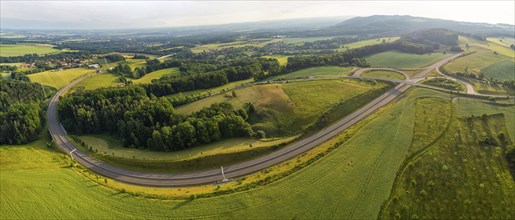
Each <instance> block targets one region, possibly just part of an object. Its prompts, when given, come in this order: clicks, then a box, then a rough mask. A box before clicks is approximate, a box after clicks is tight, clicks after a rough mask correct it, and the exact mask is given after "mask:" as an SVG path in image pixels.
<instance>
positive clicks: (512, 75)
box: [481, 60, 515, 82]
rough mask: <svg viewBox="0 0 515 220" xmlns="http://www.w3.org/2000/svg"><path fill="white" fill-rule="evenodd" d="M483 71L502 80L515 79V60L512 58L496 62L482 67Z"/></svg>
mask: <svg viewBox="0 0 515 220" xmlns="http://www.w3.org/2000/svg"><path fill="white" fill-rule="evenodd" d="M481 73H482V74H485V76H486V77H488V78H490V77H491V78H493V79H495V80H498V81H501V82H502V81H510V80H515V62H513V61H511V60H505V61H501V62H498V63H494V64H492V65H490V66H487V67H485V68H483V69H481Z"/></svg>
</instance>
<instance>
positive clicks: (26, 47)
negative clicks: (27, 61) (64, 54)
mask: <svg viewBox="0 0 515 220" xmlns="http://www.w3.org/2000/svg"><path fill="white" fill-rule="evenodd" d="M53 47H54V46H53V45H50V44H0V56H3V57H13V56H22V55H25V54H33V53H36V54H39V55H42V54H48V53H57V52H59V50H57V49H54V48H53Z"/></svg>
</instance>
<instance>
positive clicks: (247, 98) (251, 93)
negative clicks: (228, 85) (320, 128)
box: [176, 86, 262, 114]
mask: <svg viewBox="0 0 515 220" xmlns="http://www.w3.org/2000/svg"><path fill="white" fill-rule="evenodd" d="M257 87H259V86H249V87H245V88H241V89H237V90H235V92H236V97H232V95H231V92H228V93H227V95H226V94H218V95H214V96H211V97H208V98H205V99H201V100H199V101H195V102H191V103H188V104H186V105H181V106H178V107H177V108H176V109H177V112H179V113H181V114H190V113H192V112H196V111H199V110H201V109H202V108H205V107H209V106H211V105H212V104H215V103H222V102H228V103H231V104H232V105H233V106H234V107H235V108H236V109H240V108H241V107H243V105H244V104H245V103H248V102H250V103H254V102H256V100H258V99H259V98H261V96H262V95H261V93H260V91H259V90H258V89H257Z"/></svg>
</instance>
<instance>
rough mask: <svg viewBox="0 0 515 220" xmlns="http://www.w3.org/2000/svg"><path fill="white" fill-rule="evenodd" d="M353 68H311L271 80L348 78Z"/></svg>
mask: <svg viewBox="0 0 515 220" xmlns="http://www.w3.org/2000/svg"><path fill="white" fill-rule="evenodd" d="M352 70H353V69H352V68H349V67H339V66H323V67H311V68H306V69H302V70H299V71H295V72H291V73H287V74H283V75H278V76H274V77H271V78H270V79H271V80H279V79H298V78H308V77H311V76H312V77H316V78H323V77H337V76H348V75H349V74H350V73H351V72H352Z"/></svg>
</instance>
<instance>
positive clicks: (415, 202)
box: [380, 115, 515, 219]
mask: <svg viewBox="0 0 515 220" xmlns="http://www.w3.org/2000/svg"><path fill="white" fill-rule="evenodd" d="M506 132H507V130H506V128H505V126H504V118H503V116H502V115H492V116H488V117H485V118H480V117H477V116H476V117H474V118H458V119H454V120H453V122H452V125H451V128H450V129H449V131H448V132H446V133H445V134H444V135H443V136H442V137H441V138H439V139H437V141H436V143H435V144H434V145H433V146H429V148H428V150H427V151H426V152H424V153H423V154H422V155H421V156H420V157H418V158H416V159H415V160H412V161H410V163H409V165H408V168H407V169H406V170H404V172H402V173H401V174H400V177H399V179H398V180H397V182H396V184H395V185H394V186H395V188H394V190H393V194H392V197H391V200H390V202H389V205H388V206H387V207H386V210H385V212H384V213H383V215H382V216H380V218H381V219H391V218H401V219H402V218H421V219H426V218H428V219H470V218H478V219H509V218H512V217H513V216H514V215H515V209H514V208H513V207H515V200H513V198H515V191H514V190H513V188H514V187H515V182H514V181H513V177H512V176H511V174H510V172H509V168H508V166H507V163H506V161H505V160H506V158H505V157H504V153H503V151H504V149H506V148H512V147H513V146H510V145H511V143H510V141H509V139H502V138H500V137H499V134H501V133H504V134H506ZM428 141H430V140H428Z"/></svg>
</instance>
